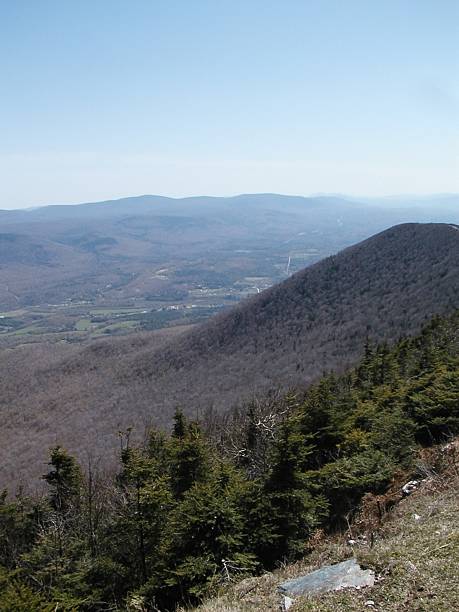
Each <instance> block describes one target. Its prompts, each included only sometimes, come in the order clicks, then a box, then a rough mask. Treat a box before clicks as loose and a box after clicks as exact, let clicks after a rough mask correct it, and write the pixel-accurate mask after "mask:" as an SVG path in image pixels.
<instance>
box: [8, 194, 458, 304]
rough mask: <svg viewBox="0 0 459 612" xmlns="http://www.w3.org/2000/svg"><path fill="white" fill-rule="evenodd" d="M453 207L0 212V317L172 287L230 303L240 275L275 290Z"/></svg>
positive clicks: (236, 200) (129, 202)
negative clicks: (381, 234)
mask: <svg viewBox="0 0 459 612" xmlns="http://www.w3.org/2000/svg"><path fill="white" fill-rule="evenodd" d="M458 201H459V200H458V198H457V196H451V197H450V198H446V199H445V198H433V199H432V200H429V201H428V202H420V204H419V205H418V206H415V205H413V203H412V202H409V203H405V202H404V201H400V202H398V201H395V202H394V201H391V205H390V206H388V205H387V204H385V203H380V202H376V203H373V204H371V205H368V204H367V203H364V202H356V201H353V200H352V198H349V197H345V196H343V197H333V196H322V197H310V198H304V197H294V196H283V195H277V194H251V195H240V196H235V197H231V198H214V197H193V198H182V199H173V198H166V197H160V196H148V195H147V196H139V197H131V198H123V199H120V200H113V201H107V202H95V203H90V204H79V205H74V206H44V207H40V208H36V209H31V210H13V211H11V210H4V211H1V210H0V224H1V227H2V235H3V238H1V237H0V309H11V308H14V307H17V306H19V307H24V306H25V307H28V306H30V305H43V304H65V303H68V302H91V303H94V304H98V305H107V304H108V305H126V304H127V305H130V306H132V304H133V303H135V302H139V300H142V299H144V298H145V296H147V297H148V296H153V297H154V296H156V295H157V292H158V283H159V284H160V285H161V295H166V297H167V296H168V295H169V296H170V297H173V296H175V295H176V294H177V290H178V291H179V292H180V293H181V294H182V295H183V296H185V297H186V296H187V295H188V294H189V293H190V292H191V293H190V299H191V301H193V300H195V295H194V294H193V293H192V292H193V291H197V290H199V287H204V288H206V287H208V286H210V287H211V288H220V289H226V290H227V293H228V292H229V293H230V294H231V292H233V297H234V295H235V294H238V291H239V289H240V287H241V283H244V282H248V283H249V285H250V280H249V281H245V279H246V278H249V279H250V278H259V277H262V278H263V279H264V282H265V285H266V286H267V285H268V284H273V283H275V282H279V281H280V280H282V279H283V278H285V276H286V274H287V273H288V272H292V271H295V270H298V269H300V268H301V267H304V266H305V265H308V264H310V263H314V262H316V261H318V260H320V259H322V258H323V257H325V256H327V255H329V254H331V253H336V252H337V251H338V250H340V249H343V248H345V247H347V246H349V245H351V244H354V243H355V242H358V241H359V240H363V239H364V238H366V237H368V236H370V235H372V234H374V233H376V232H378V231H381V230H383V229H386V228H388V227H390V226H392V225H394V224H397V223H403V222H406V221H417V222H426V221H435V222H437V221H452V222H459V216H458V215H459V213H458ZM13 235H14V236H16V240H15V241H14V242H13V241H11V240H10V241H9V243H8V247H7V254H8V258H9V259H8V265H2V263H4V262H3V260H2V257H3V256H2V253H3V252H4V248H3V246H2V245H3V243H4V242H5V240H8V238H7V236H13ZM27 241H28V243H29V246H28V247H27V249H26V242H27ZM32 245H35V247H34V248H32ZM49 253H51V254H54V255H55V256H54V257H51V259H50V257H48V255H49ZM289 257H290V264H288V261H289ZM50 261H53V262H54V264H55V265H53V266H50V265H49V263H50ZM164 269H166V272H165V273H162V274H160V275H159V276H160V278H158V274H157V273H158V271H159V270H164ZM252 284H253V283H252ZM5 285H8V288H9V289H8V291H7V290H5ZM12 294H14V295H15V296H16V298H13V297H12ZM179 302H180V300H179ZM182 302H183V300H182Z"/></svg>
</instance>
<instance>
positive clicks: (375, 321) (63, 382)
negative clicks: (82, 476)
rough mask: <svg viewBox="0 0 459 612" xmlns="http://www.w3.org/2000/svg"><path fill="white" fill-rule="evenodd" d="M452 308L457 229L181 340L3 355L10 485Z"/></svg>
mask: <svg viewBox="0 0 459 612" xmlns="http://www.w3.org/2000/svg"><path fill="white" fill-rule="evenodd" d="M273 197H274V196H273ZM260 198H262V199H263V198H264V196H260ZM255 200H256V198H255ZM292 205H293V206H296V205H297V203H296V202H293V203H292ZM341 205H342V204H341V203H340V204H337V203H336V202H328V203H327V204H326V206H328V207H336V206H341ZM322 206H323V203H321V202H316V203H311V209H313V208H314V207H317V209H319V211H320V209H321V208H322ZM352 206H354V205H350V207H349V210H350V209H351V208H352ZM319 218H320V215H319ZM458 306H459V229H458V226H457V225H454V224H452V223H451V224H403V225H399V226H396V227H393V228H391V229H388V230H386V231H383V232H382V233H379V234H378V235H375V236H373V237H372V238H369V239H367V240H365V241H363V242H361V243H359V244H357V245H356V246H352V247H350V248H347V249H345V250H343V251H342V252H340V253H339V254H338V255H336V256H330V257H327V258H325V259H324V260H322V261H320V262H319V263H316V264H315V265H312V266H310V267H307V268H306V269H304V270H302V271H300V272H298V273H297V274H294V275H293V276H292V277H290V278H288V279H287V280H285V281H284V282H281V283H280V284H277V285H275V286H274V287H272V288H270V289H267V290H266V291H263V292H262V293H260V294H259V295H256V296H254V297H252V298H251V299H249V300H246V301H244V302H242V303H240V304H239V305H237V306H235V307H234V308H232V309H230V310H229V311H227V312H225V313H222V314H221V315H219V316H216V317H214V318H212V319H210V320H208V321H207V322H206V323H204V324H202V325H201V326H197V327H195V328H193V329H192V330H191V331H190V332H188V333H183V334H181V335H179V336H178V337H176V338H175V339H174V338H165V339H164V338H162V339H161V337H160V336H158V335H157V334H146V333H145V334H134V335H133V336H128V337H126V338H118V339H110V340H105V341H98V342H92V343H91V344H89V345H88V346H83V347H78V346H70V347H66V346H65V345H62V346H61V345H53V346H54V348H53V351H52V353H49V352H46V351H45V349H44V348H43V347H42V346H36V347H33V346H32V347H30V346H25V347H22V348H21V347H18V348H16V349H15V350H13V351H9V352H5V351H4V352H3V353H2V354H1V355H0V368H1V369H2V374H3V375H2V379H1V385H0V398H1V409H2V416H3V424H4V425H3V427H2V432H1V438H0V441H1V444H0V449H1V450H0V462H1V465H2V471H3V478H4V480H10V481H11V480H15V481H16V482H17V481H18V478H19V476H20V474H27V475H28V476H30V475H32V473H33V475H36V474H37V473H41V472H40V470H43V463H42V462H43V461H44V460H45V455H44V453H45V451H46V448H47V446H49V445H52V444H55V443H61V444H63V445H65V446H67V447H68V448H69V449H70V450H71V451H76V452H78V454H79V456H80V457H82V458H83V459H84V456H85V449H87V448H91V447H93V448H94V447H97V448H98V450H99V451H100V453H101V455H103V456H104V461H105V462H106V463H107V462H108V463H109V462H110V458H111V457H112V456H113V452H114V451H115V449H116V434H117V431H118V430H119V429H122V428H125V427H128V426H131V425H133V426H135V427H136V430H137V432H138V434H141V433H142V427H143V425H144V424H148V423H151V422H153V423H154V424H156V425H159V426H166V425H168V424H169V423H170V419H171V415H172V413H173V411H174V409H175V407H176V406H181V407H182V408H183V410H184V411H185V412H186V413H188V414H191V415H195V414H196V413H197V412H198V413H199V412H200V411H201V412H202V411H205V410H207V409H209V408H210V407H213V409H215V410H217V411H224V410H227V409H229V408H231V406H233V405H234V404H236V403H238V402H244V401H247V400H249V399H251V398H252V397H253V396H254V395H255V394H257V395H260V394H261V395H263V394H266V393H267V392H269V390H271V389H275V388H277V387H281V388H283V389H286V388H288V387H289V386H305V385H307V384H309V383H310V382H311V381H313V380H315V379H316V378H317V377H319V376H320V375H321V374H322V372H323V371H325V370H327V371H329V370H332V369H333V370H338V371H342V370H344V369H345V368H346V367H348V366H349V365H351V364H353V363H354V362H355V361H356V360H357V359H358V358H359V357H360V355H361V352H362V348H363V345H364V343H365V340H366V338H367V337H370V338H372V339H373V340H375V341H383V340H387V341H393V340H395V339H397V338H398V337H399V336H401V335H403V334H412V333H414V332H417V331H418V330H419V328H420V326H421V324H422V323H423V322H424V321H425V320H426V319H427V318H428V317H430V316H431V315H432V314H434V313H446V312H449V311H451V310H453V309H454V308H457V307H458ZM24 359H27V360H28V361H27V363H28V367H27V370H24V368H23V363H24Z"/></svg>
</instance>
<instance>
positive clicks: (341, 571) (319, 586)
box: [279, 559, 375, 596]
mask: <svg viewBox="0 0 459 612" xmlns="http://www.w3.org/2000/svg"><path fill="white" fill-rule="evenodd" d="M374 583H375V575H374V572H372V571H371V570H363V569H362V568H361V567H360V565H359V564H358V563H357V561H356V560H355V559H348V560H347V561H343V562H342V563H336V564H335V565H327V566H325V567H322V568H321V569H319V570H316V571H315V572H311V573H310V574H306V575H305V576H300V577H299V578H294V579H293V580H287V581H286V582H283V583H282V584H281V585H280V586H279V591H280V592H281V593H283V594H287V595H290V596H297V595H318V594H320V593H326V592H327V591H337V590H339V589H347V588H361V587H366V586H373V585H374Z"/></svg>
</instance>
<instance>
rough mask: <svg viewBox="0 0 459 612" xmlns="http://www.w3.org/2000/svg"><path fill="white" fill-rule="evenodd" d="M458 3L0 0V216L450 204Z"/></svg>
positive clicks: (455, 177) (458, 175)
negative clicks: (59, 210)
mask: <svg viewBox="0 0 459 612" xmlns="http://www.w3.org/2000/svg"><path fill="white" fill-rule="evenodd" d="M458 41H459V2H457V0H397V1H394V0H384V2H380V1H377V0H374V1H373V0H335V1H333V0H277V1H271V0H242V1H239V0H228V1H227V0H129V1H128V0H122V1H121V0H78V1H76V0H40V1H39V2H37V0H0V208H21V207H29V206H37V205H43V204H53V203H76V202H85V201H96V200H105V199H110V198H117V197H124V196H128V195H139V194H145V193H150V194H160V195H169V196H174V197H180V196H191V195H202V194H205V195H233V194H237V193H252V192H276V193H286V194H298V195H310V194H315V193H347V194H360V195H386V194H403V193H410V194H413V193H418V194H427V193H452V192H457V191H459V162H458V157H459V83H458V77H459V43H458Z"/></svg>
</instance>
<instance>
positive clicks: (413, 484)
mask: <svg viewBox="0 0 459 612" xmlns="http://www.w3.org/2000/svg"><path fill="white" fill-rule="evenodd" d="M418 486H419V480H410V481H409V482H407V483H406V484H405V485H403V487H402V492H403V494H404V495H411V493H413V491H416V489H417V488H418Z"/></svg>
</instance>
